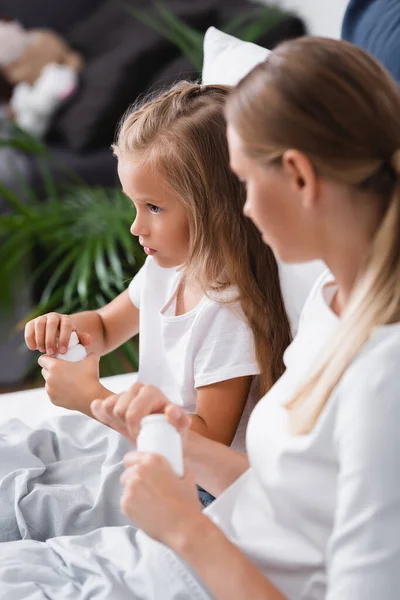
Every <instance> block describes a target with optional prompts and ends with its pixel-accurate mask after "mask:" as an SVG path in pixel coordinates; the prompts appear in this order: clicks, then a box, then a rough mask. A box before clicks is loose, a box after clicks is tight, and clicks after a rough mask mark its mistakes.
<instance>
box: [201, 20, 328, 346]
mask: <svg viewBox="0 0 400 600" xmlns="http://www.w3.org/2000/svg"><path fill="white" fill-rule="evenodd" d="M269 53H270V50H267V49H266V48H262V47H261V46H257V45H256V44H251V43H250V42H243V41H242V40H239V39H238V38H235V37H233V36H232V35H228V34H227V33H223V32H222V31H219V30H218V29H216V28H215V27H210V28H209V29H208V30H207V32H206V35H205V37H204V64H203V78H202V81H203V83H204V84H225V85H236V84H237V83H238V82H239V81H240V80H241V79H242V78H243V77H244V76H245V75H247V73H249V72H250V71H251V70H252V69H253V68H254V67H255V66H256V65H258V64H259V63H260V62H263V61H264V60H265V59H266V58H267V56H268V54H269ZM278 267H279V275H280V280H281V288H282V294H283V298H284V301H285V306H286V311H287V314H288V317H289V320H290V324H291V327H292V333H293V335H294V334H295V333H296V332H297V328H298V325H299V320H300V313H301V311H302V309H303V306H304V303H305V301H306V299H307V296H308V294H309V293H310V291H311V289H312V287H313V285H314V283H315V281H316V279H317V278H318V276H319V275H320V274H321V273H322V272H323V271H324V270H325V269H326V266H325V264H324V263H323V262H321V261H319V260H314V261H312V262H308V263H301V264H283V263H281V262H280V261H278Z"/></svg>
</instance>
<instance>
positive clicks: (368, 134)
mask: <svg viewBox="0 0 400 600" xmlns="http://www.w3.org/2000/svg"><path fill="white" fill-rule="evenodd" d="M226 115H227V121H228V123H229V124H230V125H232V126H233V128H234V129H235V130H236V131H237V133H238V134H239V136H240V137H241V139H242V141H243V144H244V147H245V151H246V153H247V155H248V156H250V157H252V158H254V159H255V160H256V161H259V162H260V163H263V164H267V163H269V164H271V163H275V164H277V165H279V164H280V162H281V158H282V155H283V153H284V152H285V151H286V150H287V149H289V148H295V149H297V150H299V151H301V152H303V153H304V154H305V155H306V156H307V157H308V158H309V160H310V161H311V163H312V164H313V166H314V169H315V172H316V174H317V175H320V176H322V177H329V178H333V179H334V180H337V181H341V182H343V183H345V184H348V185H350V186H354V188H356V189H358V190H366V191H369V192H370V193H371V192H372V193H373V194H375V195H376V196H377V198H380V200H381V206H382V215H383V217H382V221H381V224H380V227H379V230H378V231H377V233H376V235H375V238H374V240H373V243H372V245H371V249H370V252H369V254H368V256H366V257H365V264H364V266H363V268H362V270H361V272H360V273H359V275H358V279H357V281H356V284H355V286H354V288H353V290H352V294H351V298H350V300H349V303H348V306H347V307H346V310H345V311H344V313H343V318H342V319H341V323H340V326H339V328H338V330H337V333H336V335H335V336H334V339H333V340H332V342H331V343H330V345H329V346H328V347H327V348H326V350H325V352H324V354H323V356H321V357H320V359H319V360H318V364H316V365H315V368H314V369H313V372H312V374H311V376H310V377H309V379H308V381H306V383H305V384H304V386H302V387H301V389H300V390H299V391H298V393H297V394H296V396H295V397H294V398H293V399H291V401H290V402H289V403H288V404H287V408H288V410H289V418H290V423H291V429H292V431H293V432H294V433H298V434H306V433H308V432H309V431H310V430H311V429H312V428H313V427H314V425H315V423H316V421H317V419H318V417H319V415H320V414H321V411H322V410H323V408H324V406H325V404H326V402H327V400H328V398H329V397H330V395H331V394H332V392H333V390H334V388H335V386H336V385H337V384H338V383H339V381H340V379H341V378H342V376H343V374H344V373H345V371H346V369H347V368H348V366H349V365H350V363H351V361H352V360H353V359H354V358H355V356H356V354H357V353H358V352H359V351H360V349H361V347H362V346H363V344H364V343H365V342H366V341H367V340H368V338H369V337H370V335H371V333H372V331H373V329H374V328H375V327H376V326H379V325H382V324H387V323H391V322H397V321H398V320H399V319H400V95H399V89H398V87H397V85H396V83H395V81H393V80H392V78H391V77H390V75H389V74H388V73H387V72H386V71H385V69H384V68H383V67H382V66H381V65H380V64H379V63H378V62H377V61H375V60H374V59H373V58H372V57H371V56H370V55H369V54H368V53H366V52H365V51H363V50H360V49H359V48H357V47H355V46H353V45H351V44H349V43H347V42H343V41H337V40H331V39H324V38H315V37H305V38H301V39H298V40H295V41H290V42H286V43H284V44H282V45H281V46H279V47H278V48H277V49H276V50H274V52H272V53H271V54H270V55H269V57H268V59H267V60H266V61H265V62H264V63H262V64H260V65H259V66H257V67H256V68H255V69H254V70H253V71H252V72H251V73H250V74H249V75H248V76H247V77H246V78H245V79H244V80H242V81H241V83H240V84H239V85H238V87H237V88H236V89H235V90H234V92H233V93H232V95H231V96H230V98H229V100H228V103H227V108H226ZM357 201H360V200H357ZM360 210H362V207H360Z"/></svg>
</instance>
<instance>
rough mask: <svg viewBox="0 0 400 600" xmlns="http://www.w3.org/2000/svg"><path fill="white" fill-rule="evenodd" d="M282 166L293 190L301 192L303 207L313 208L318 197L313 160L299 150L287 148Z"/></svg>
mask: <svg viewBox="0 0 400 600" xmlns="http://www.w3.org/2000/svg"><path fill="white" fill-rule="evenodd" d="M282 168H283V172H284V174H285V175H286V177H288V179H289V183H290V185H291V186H292V189H293V191H294V192H295V193H297V194H299V196H300V199H301V204H302V206H303V208H305V209H309V208H312V207H313V206H314V204H315V201H316V198H317V189H318V180H317V175H316V173H315V169H314V167H313V165H312V164H311V161H310V160H309V159H308V158H307V156H306V155H305V154H303V153H302V152H299V151H298V150H286V152H285V153H284V154H283V156H282Z"/></svg>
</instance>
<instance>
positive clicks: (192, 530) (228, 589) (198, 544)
mask: <svg viewBox="0 0 400 600" xmlns="http://www.w3.org/2000/svg"><path fill="white" fill-rule="evenodd" d="M169 546H170V548H171V549H172V550H173V551H174V552H175V553H176V554H177V555H178V556H180V557H181V558H182V559H183V560H184V561H185V562H186V563H187V564H188V565H190V566H191V567H192V568H193V570H194V571H195V572H196V573H197V575H198V576H199V577H200V579H201V580H202V581H203V583H204V584H205V585H206V586H207V588H208V589H209V590H210V592H211V593H212V595H213V597H214V598H216V600H243V599H244V598H249V599H251V600H285V596H283V595H282V594H281V593H280V592H279V590H278V589H277V588H276V587H275V586H274V585H273V584H272V583H271V582H270V581H268V579H267V578H266V577H264V575H263V574H262V573H261V572H260V571H259V570H258V569H257V568H256V567H255V566H254V565H253V564H252V563H251V562H250V560H249V559H248V558H247V556H245V555H244V554H243V553H242V552H241V551H240V550H239V549H238V548H237V547H236V546H235V545H234V544H232V542H230V541H229V540H228V538H227V537H226V536H225V535H224V534H223V533H222V531H221V530H220V529H219V528H218V527H217V526H216V525H215V524H214V523H213V522H212V521H211V520H210V519H209V518H208V517H206V515H204V514H201V515H199V516H198V518H197V519H192V520H191V521H189V520H188V522H187V523H186V527H185V529H184V531H183V532H180V534H179V535H175V536H172V538H171V542H170V544H169Z"/></svg>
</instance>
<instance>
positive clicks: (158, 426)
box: [136, 414, 183, 477]
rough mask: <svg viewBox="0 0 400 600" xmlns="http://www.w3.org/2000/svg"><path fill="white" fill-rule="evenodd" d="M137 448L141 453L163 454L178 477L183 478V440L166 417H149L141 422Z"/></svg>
mask: <svg viewBox="0 0 400 600" xmlns="http://www.w3.org/2000/svg"><path fill="white" fill-rule="evenodd" d="M136 447H137V450H138V451H139V452H150V453H154V454H161V455H162V456H164V457H165V458H166V459H167V460H168V461H169V462H170V464H171V466H172V468H173V470H174V471H175V473H176V474H177V475H178V477H183V452H182V438H181V436H180V434H179V433H178V431H177V430H176V428H175V427H174V426H173V425H172V424H171V423H170V422H169V421H168V419H167V417H166V416H165V415H158V414H157V415H148V416H147V417H144V418H143V419H142V420H141V422H140V431H139V435H138V438H137V444H136Z"/></svg>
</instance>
